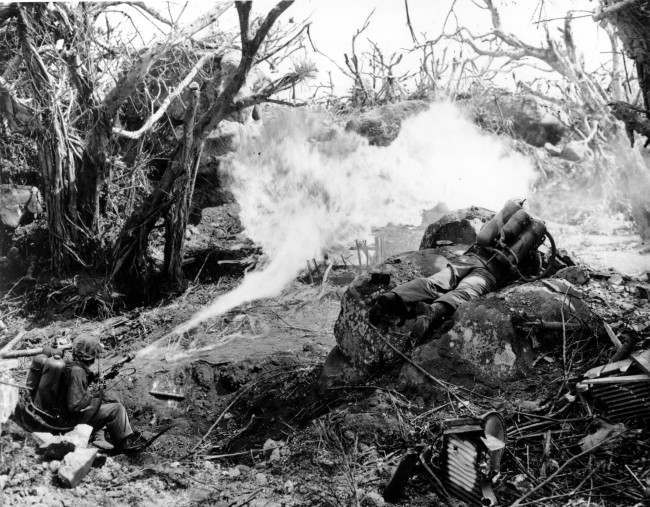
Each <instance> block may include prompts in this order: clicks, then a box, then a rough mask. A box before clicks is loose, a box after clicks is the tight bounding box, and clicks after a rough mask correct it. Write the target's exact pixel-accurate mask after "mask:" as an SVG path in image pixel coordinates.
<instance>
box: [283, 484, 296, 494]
mask: <svg viewBox="0 0 650 507" xmlns="http://www.w3.org/2000/svg"><path fill="white" fill-rule="evenodd" d="M283 487H284V492H285V493H286V494H287V495H290V494H292V493H293V490H294V489H295V486H294V484H293V481H291V480H287V481H286V482H285V483H284V485H283Z"/></svg>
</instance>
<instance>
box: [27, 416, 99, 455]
mask: <svg viewBox="0 0 650 507" xmlns="http://www.w3.org/2000/svg"><path fill="white" fill-rule="evenodd" d="M92 431H93V428H92V426H89V425H88V424H78V425H77V426H75V427H74V429H73V430H72V431H69V432H68V433H65V434H64V435H52V434H51V433H46V432H34V433H32V438H33V439H34V441H35V442H36V445H37V446H38V448H37V450H36V452H37V453H38V454H40V455H42V456H43V459H45V460H46V461H49V460H61V459H62V458H63V457H64V456H65V455H66V454H68V453H70V452H73V451H74V450H75V449H83V448H85V447H88V440H89V439H90V434H91V433H92Z"/></svg>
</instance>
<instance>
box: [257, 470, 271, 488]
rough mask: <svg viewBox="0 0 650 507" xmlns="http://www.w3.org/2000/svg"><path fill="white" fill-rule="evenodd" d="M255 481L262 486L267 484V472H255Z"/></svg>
mask: <svg viewBox="0 0 650 507" xmlns="http://www.w3.org/2000/svg"><path fill="white" fill-rule="evenodd" d="M255 482H256V483H257V484H258V485H260V486H266V485H267V484H268V482H269V480H268V478H267V477H266V474H263V473H262V472H258V473H256V474H255Z"/></svg>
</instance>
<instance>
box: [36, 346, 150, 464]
mask: <svg viewBox="0 0 650 507" xmlns="http://www.w3.org/2000/svg"><path fill="white" fill-rule="evenodd" d="M101 352H102V346H101V344H100V342H99V340H98V339H97V338H94V337H80V338H78V339H76V340H75V342H74V344H73V348H72V360H71V361H70V360H66V361H63V360H62V359H61V358H60V357H59V356H58V355H57V353H58V351H57V350H48V351H47V353H46V355H49V356H51V357H50V358H49V359H47V358H46V357H45V356H42V357H40V358H36V359H35V361H34V363H33V364H32V368H31V370H30V375H29V376H28V379H27V387H28V389H29V390H30V393H31V397H32V401H33V405H34V407H35V408H36V409H37V411H38V414H39V415H40V416H46V417H47V416H48V415H49V416H51V418H52V419H51V420H58V421H65V423H67V424H69V425H71V426H74V425H76V424H89V425H90V426H92V427H93V428H94V429H95V430H96V431H98V430H102V429H103V428H105V429H106V432H107V434H108V437H109V439H110V443H111V444H112V445H113V446H114V447H115V448H116V450H118V451H122V452H133V451H137V450H139V449H140V448H141V447H142V446H144V445H145V443H146V442H145V439H144V438H143V437H142V436H141V435H140V433H138V432H136V431H133V429H132V428H131V424H130V422H129V417H128V415H127V412H126V409H125V408H124V405H122V403H120V401H119V400H118V399H117V397H116V396H115V395H113V394H111V393H109V392H106V393H104V392H103V388H101V387H99V384H100V382H99V381H101V378H100V376H99V374H97V373H95V372H93V371H92V370H91V367H92V365H93V363H94V362H95V360H96V359H97V358H99V356H100V354H101ZM39 361H40V365H41V366H35V364H37V363H38V362H39ZM39 369H40V372H39V374H38V375H34V374H33V372H36V371H38V370H39Z"/></svg>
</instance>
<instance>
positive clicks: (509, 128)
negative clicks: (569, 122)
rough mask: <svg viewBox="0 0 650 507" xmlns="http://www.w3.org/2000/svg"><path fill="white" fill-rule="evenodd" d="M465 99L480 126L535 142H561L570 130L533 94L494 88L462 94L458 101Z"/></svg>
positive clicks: (538, 145) (543, 143)
mask: <svg viewBox="0 0 650 507" xmlns="http://www.w3.org/2000/svg"><path fill="white" fill-rule="evenodd" d="M463 102H465V106H466V108H467V109H469V112H470V114H472V116H473V117H474V121H475V122H476V123H478V124H479V125H480V126H481V127H483V128H485V129H487V130H489V131H491V132H496V133H507V134H508V135H510V136H512V137H514V138H518V139H523V140H524V141H526V142H527V143H528V144H532V145H533V146H537V147H542V146H544V145H545V144H546V143H550V144H552V145H554V144H558V143H559V142H560V141H561V140H562V137H563V136H564V135H565V133H566V130H567V129H566V127H565V126H564V125H563V124H562V123H561V122H560V121H559V120H558V119H557V118H555V117H554V116H553V115H552V114H549V112H548V109H547V106H546V104H542V102H541V101H540V100H539V99H537V98H536V97H535V96H533V95H530V94H526V93H521V92H517V93H512V92H509V91H505V90H498V89H495V90H493V91H489V92H484V91H483V92H481V95H480V96H478V95H476V96H473V97H471V98H469V99H464V98H461V99H460V100H459V103H460V104H463Z"/></svg>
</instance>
